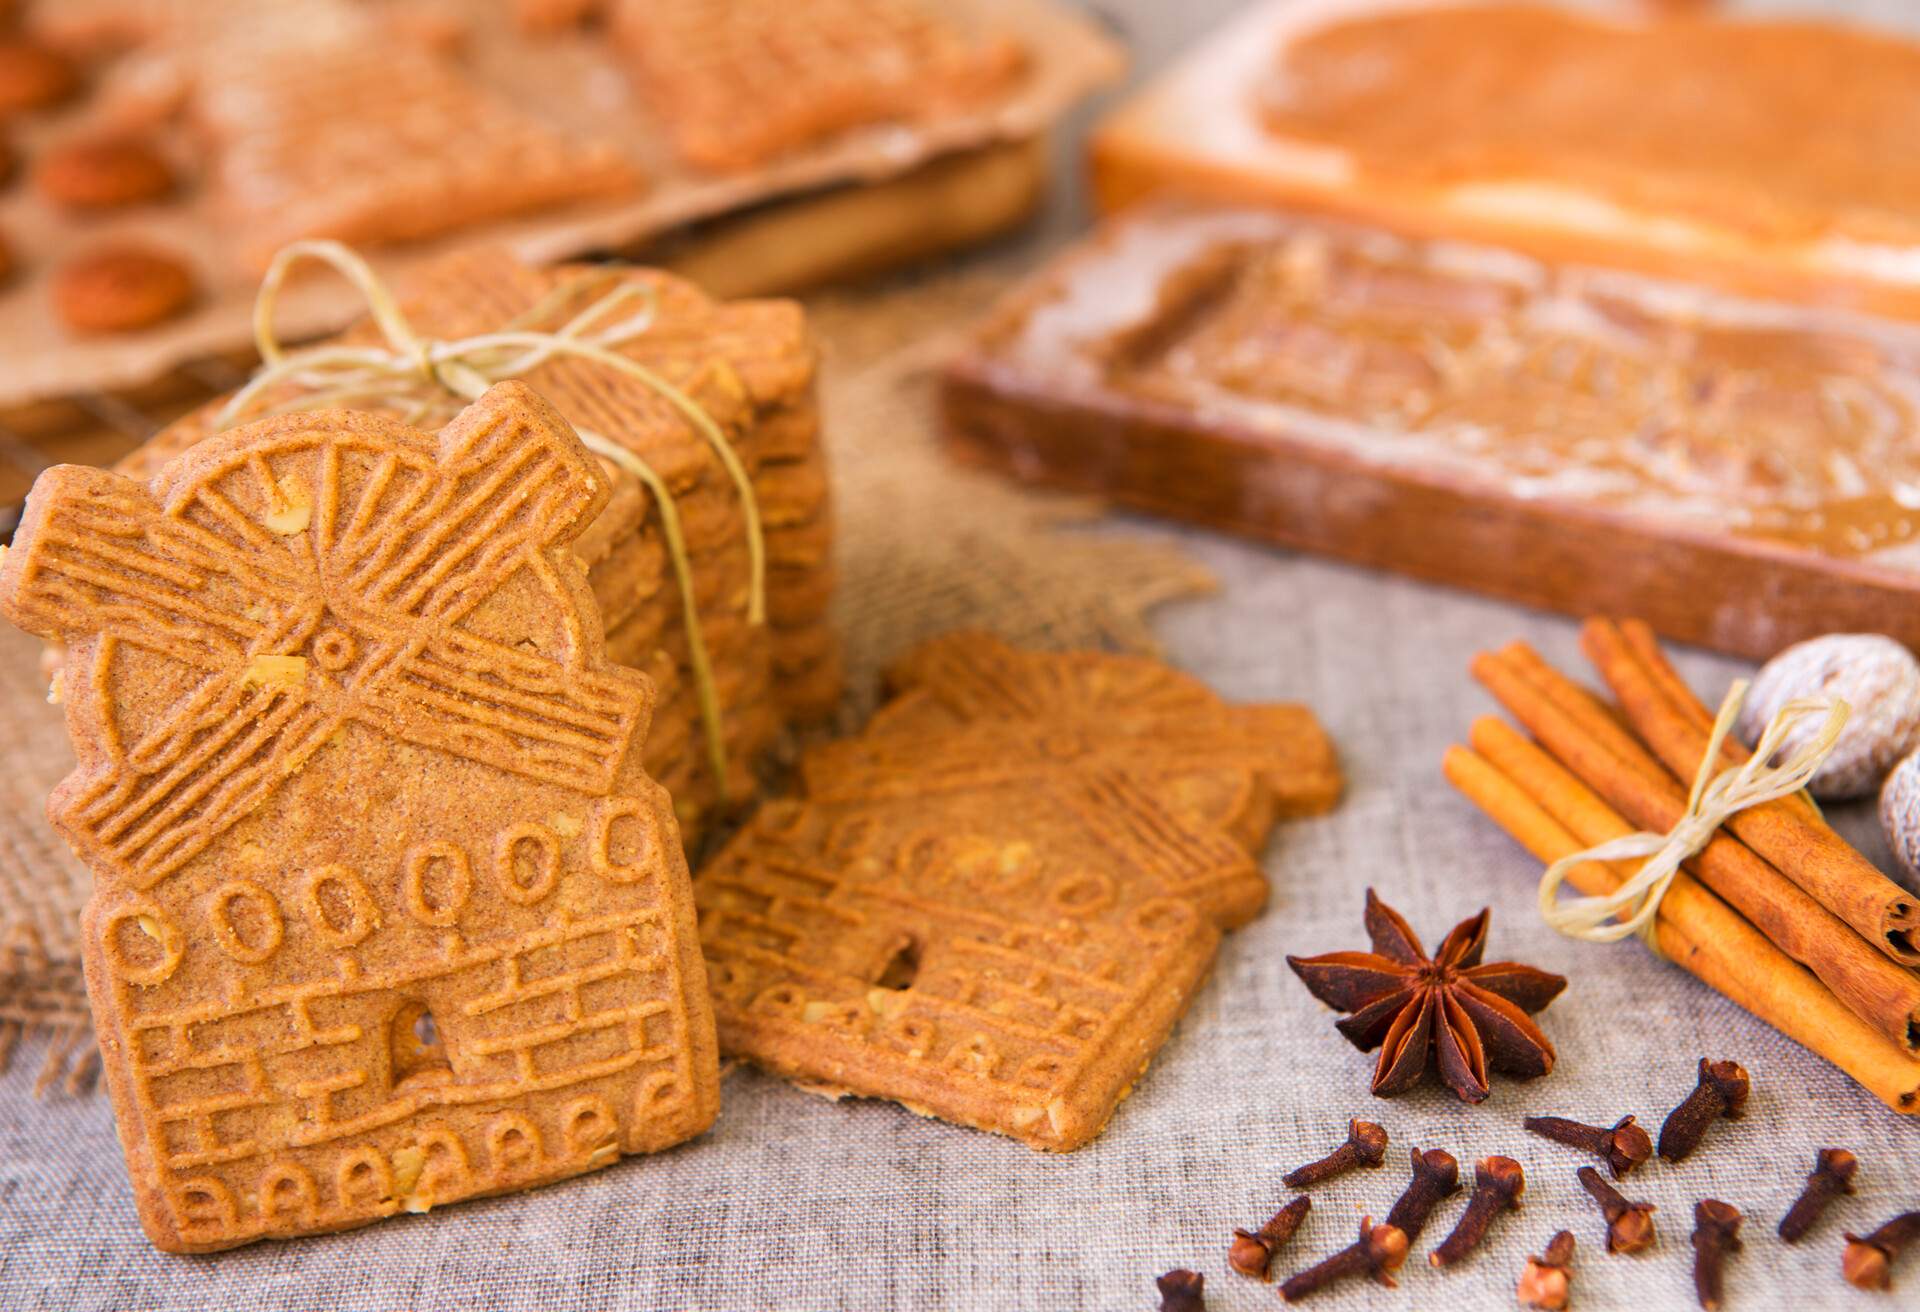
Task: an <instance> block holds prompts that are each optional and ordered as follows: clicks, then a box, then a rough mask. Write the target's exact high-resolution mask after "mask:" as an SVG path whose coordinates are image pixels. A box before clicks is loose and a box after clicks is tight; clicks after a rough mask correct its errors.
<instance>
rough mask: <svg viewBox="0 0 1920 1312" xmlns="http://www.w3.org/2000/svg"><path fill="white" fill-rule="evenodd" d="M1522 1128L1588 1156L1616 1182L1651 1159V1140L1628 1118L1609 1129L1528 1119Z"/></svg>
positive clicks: (1562, 1119) (1545, 1118)
mask: <svg viewBox="0 0 1920 1312" xmlns="http://www.w3.org/2000/svg"><path fill="white" fill-rule="evenodd" d="M1522 1124H1524V1125H1525V1126H1526V1127H1527V1128H1528V1129H1529V1130H1531V1131H1533V1132H1534V1133H1535V1134H1537V1135H1539V1136H1540V1137H1541V1138H1543V1139H1552V1140H1553V1141H1554V1142H1555V1143H1564V1144H1567V1145H1569V1146H1571V1147H1574V1148H1580V1149H1583V1150H1585V1151H1586V1152H1590V1153H1592V1154H1593V1155H1594V1156H1595V1157H1598V1158H1599V1159H1600V1160H1601V1161H1603V1162H1605V1163H1606V1164H1607V1165H1608V1166H1609V1167H1610V1168H1612V1170H1613V1178H1614V1179H1616V1180H1618V1179H1620V1178H1621V1177H1623V1176H1624V1175H1626V1174H1627V1172H1629V1171H1631V1170H1632V1169H1633V1168H1634V1167H1636V1166H1638V1165H1640V1163H1642V1162H1644V1161H1646V1160H1647V1158H1649V1157H1651V1156H1653V1139H1652V1138H1651V1137H1650V1136H1649V1135H1648V1134H1647V1132H1646V1131H1645V1130H1643V1129H1642V1128H1640V1127H1639V1126H1638V1125H1635V1124H1634V1123H1633V1117H1631V1116H1622V1117H1621V1118H1620V1119H1619V1120H1617V1121H1615V1122H1614V1123H1613V1127H1612V1128H1611V1129H1608V1128H1606V1127H1605V1126H1599V1125H1582V1124H1581V1123H1580V1122H1579V1121H1569V1120H1567V1119H1566V1118H1565V1117H1561V1116H1529V1117H1527V1119H1526V1120H1525V1121H1524V1122H1522Z"/></svg>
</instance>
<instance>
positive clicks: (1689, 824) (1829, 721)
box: [1540, 679, 1851, 954]
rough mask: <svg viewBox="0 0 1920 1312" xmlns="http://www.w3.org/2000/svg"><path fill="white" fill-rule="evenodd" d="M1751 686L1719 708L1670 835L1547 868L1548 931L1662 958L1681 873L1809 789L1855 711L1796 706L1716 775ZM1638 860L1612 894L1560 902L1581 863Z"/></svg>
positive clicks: (1814, 703) (1619, 842) (1807, 702)
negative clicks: (1658, 938) (1662, 925)
mask: <svg viewBox="0 0 1920 1312" xmlns="http://www.w3.org/2000/svg"><path fill="white" fill-rule="evenodd" d="M1747 686H1748V684H1747V680H1745V679H1737V680H1735V681H1734V684H1733V686H1732V687H1731V688H1729V689H1728V690H1727V696H1726V699H1725V700H1724V701H1722V702H1721V703H1720V714H1719V716H1718V717H1717V718H1716V719H1715V720H1714V722H1713V735H1712V737H1711V738H1709V739H1708V741H1707V750H1706V753H1705V755H1704V756H1702V757H1701V760H1700V768H1699V770H1698V771H1696V772H1695V774H1694V778H1693V791H1692V793H1691V794H1689V795H1688V798H1687V809H1686V811H1685V813H1684V814H1682V815H1681V817H1680V819H1679V821H1678V822H1677V823H1675V825H1674V826H1673V828H1672V829H1671V830H1669V831H1668V832H1666V833H1664V834H1656V833H1648V832H1644V831H1643V832H1641V833H1635V834H1625V835H1623V836H1621V837H1619V838H1615V839H1611V840H1609V841H1608V842H1605V843H1601V844H1599V845H1598V846H1595V847H1590V848H1588V849H1586V850H1585V851H1584V852H1575V853H1573V854H1572V855H1571V856H1567V857H1563V858H1561V859H1560V860H1558V861H1555V862H1554V863H1553V864H1552V865H1550V866H1548V867H1547V869H1546V873H1545V874H1543V875H1542V876H1541V877H1540V915H1541V917H1542V918H1543V919H1545V920H1546V922H1547V923H1548V924H1549V925H1551V926H1553V928H1555V929H1557V930H1559V931H1560V932H1561V933H1562V934H1565V935H1567V936H1568V937H1569V938H1577V939H1584V940H1586V941H1588V942H1591V943H1616V942H1618V941H1619V940H1621V939H1623V938H1626V937H1627V936H1629V935H1632V934H1638V935H1639V936H1640V938H1641V939H1642V941H1644V942H1645V943H1646V945H1647V947H1648V948H1649V949H1651V950H1652V951H1654V952H1655V953H1656V954H1657V953H1658V952H1659V947H1658V945H1657V944H1656V943H1655V941H1654V916H1655V915H1656V914H1657V913H1658V912H1659V910H1660V903H1661V901H1662V899H1664V898H1665V897H1666V895H1667V890H1668V889H1669V888H1671V887H1672V886H1673V881H1674V879H1675V877H1676V876H1678V875H1679V873H1680V867H1681V866H1682V865H1684V864H1685V863H1686V862H1687V861H1688V860H1689V859H1691V858H1692V857H1693V856H1694V855H1695V854H1696V853H1697V852H1699V851H1700V850H1701V849H1702V848H1704V847H1706V845H1707V844H1708V843H1709V842H1711V841H1712V839H1713V836H1714V834H1715V833H1717V832H1718V831H1719V829H1720V826H1721V825H1723V824H1725V823H1726V821H1727V820H1728V819H1729V818H1730V817H1732V816H1734V815H1735V814H1737V813H1739V812H1741V811H1744V810H1746V809H1747V808H1749V807H1754V806H1759V805H1761V804H1762V803H1764V802H1771V801H1774V800H1776V799H1778V798H1782V797H1787V796H1790V795H1791V794H1793V793H1797V792H1799V791H1800V790H1801V789H1802V788H1805V787H1806V786H1807V783H1808V781H1810V780H1811V779H1812V778H1813V776H1814V773H1815V772H1816V771H1817V770H1819V768H1820V766H1821V764H1822V763H1823V762H1825V760H1826V759H1827V757H1828V756H1829V755H1831V754H1832V752H1833V748H1834V745H1835V744H1836V743H1837V742H1838V741H1839V739H1840V731H1841V730H1842V729H1843V728H1845V727H1846V723H1847V716H1848V715H1849V714H1850V713H1851V708H1850V707H1849V706H1848V705H1847V703H1846V702H1844V701H1842V700H1840V699H1839V698H1823V697H1802V698H1796V699H1795V700H1793V701H1790V702H1788V703H1787V704H1786V705H1785V706H1782V707H1781V708H1780V709H1779V711H1778V712H1776V713H1775V714H1774V717H1773V718H1772V719H1771V720H1770V721H1768V723H1767V728H1766V732H1765V733H1763V734H1761V736H1760V741H1759V742H1758V743H1756V744H1755V745H1754V749H1753V755H1752V756H1750V757H1749V758H1747V760H1746V762H1745V763H1744V764H1741V765H1738V766H1732V767H1729V768H1728V769H1725V770H1720V771H1719V772H1718V773H1716V772H1715V767H1716V766H1718V765H1719V763H1720V760H1721V755H1720V752H1721V747H1722V745H1723V744H1724V743H1725V742H1726V739H1727V735H1728V734H1729V733H1730V732H1732V729H1733V723H1734V721H1735V719H1737V718H1738V716H1739V714H1740V706H1741V703H1742V702H1744V701H1745V700H1746V696H1747ZM1816 715H1824V716H1826V721H1825V723H1823V724H1822V725H1821V726H1820V732H1819V733H1818V734H1816V735H1815V736H1814V738H1813V740H1812V741H1811V742H1809V743H1807V744H1806V745H1805V746H1804V747H1801V748H1800V749H1798V750H1797V751H1795V752H1794V753H1793V754H1792V755H1791V756H1789V757H1788V758H1787V759H1786V760H1784V761H1782V762H1781V763H1780V764H1778V765H1769V764H1768V762H1770V761H1772V760H1773V758H1774V757H1775V756H1776V755H1777V754H1778V753H1779V751H1780V749H1781V745H1782V744H1783V743H1785V742H1786V740H1787V738H1788V736H1789V735H1790V734H1792V733H1793V731H1794V730H1795V729H1797V728H1798V727H1799V726H1800V724H1801V722H1802V721H1804V720H1807V719H1809V718H1811V717H1812V716H1816ZM1640 857H1645V858H1646V860H1645V861H1644V862H1643V864H1642V865H1641V867H1640V869H1639V870H1638V871H1637V872H1636V873H1635V874H1634V875H1633V876H1632V877H1631V878H1630V879H1627V880H1626V881H1624V882H1623V883H1622V884H1621V885H1620V887H1619V888H1617V889H1616V890H1614V891H1613V892H1612V893H1609V894H1607V895H1606V896H1604V897H1576V898H1568V899H1566V900H1565V901H1562V900H1561V898H1560V885H1561V884H1562V883H1563V882H1564V881H1565V880H1566V878H1567V876H1568V874H1569V873H1571V872H1572V870H1573V869H1574V867H1576V866H1578V865H1579V864H1580V863H1581V862H1583V861H1630V860H1634V859H1636V858H1640Z"/></svg>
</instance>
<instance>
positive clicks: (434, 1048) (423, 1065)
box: [387, 1002, 453, 1092]
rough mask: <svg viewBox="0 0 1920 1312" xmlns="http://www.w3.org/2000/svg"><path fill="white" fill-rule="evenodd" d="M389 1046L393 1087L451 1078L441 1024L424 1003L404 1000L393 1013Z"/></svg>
mask: <svg viewBox="0 0 1920 1312" xmlns="http://www.w3.org/2000/svg"><path fill="white" fill-rule="evenodd" d="M387 1034H388V1042H389V1044H390V1045H391V1048H392V1054H393V1055H392V1062H393V1065H392V1071H393V1087H394V1090H395V1091H396V1092H399V1091H401V1090H403V1089H414V1088H419V1087H421V1086H422V1085H427V1084H444V1083H446V1082H448V1081H450V1080H451V1079H453V1065H452V1063H451V1062H450V1061H448V1059H447V1045H446V1043H445V1042H444V1041H443V1039H442V1036H441V1034H440V1024H439V1022H438V1021H437V1020H435V1019H434V1015H433V1012H432V1011H430V1010H428V1008H427V1005H426V1004H425V1003H424V1002H407V1003H404V1004H402V1006H401V1007H400V1009H399V1010H398V1011H396V1012H395V1013H394V1014H393V1021H392V1023H391V1024H390V1025H389V1026H388V1028H387Z"/></svg>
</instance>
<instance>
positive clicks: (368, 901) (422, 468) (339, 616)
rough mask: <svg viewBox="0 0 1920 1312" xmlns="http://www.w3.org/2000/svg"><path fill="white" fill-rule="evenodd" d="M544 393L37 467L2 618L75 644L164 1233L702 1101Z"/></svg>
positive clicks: (680, 958) (353, 1198) (473, 1185)
mask: <svg viewBox="0 0 1920 1312" xmlns="http://www.w3.org/2000/svg"><path fill="white" fill-rule="evenodd" d="M605 495H606V494H605V489H604V486H603V483H602V481H601V479H600V476H599V474H598V472H597V470H596V468H595V466H594V465H593V463H592V462H591V460H590V458H589V457H588V456H587V454H586V452H585V451H584V449H582V448H581V447H580V445H579V443H578V441H577V439H576V438H575V437H574V436H573V434H572V432H571V431H570V430H569V429H568V428H567V426H566V423H565V421H564V420H562V419H560V418H559V416H558V415H557V414H555V413H554V412H553V411H552V410H551V409H550V408H549V407H548V406H547V405H546V404H545V403H544V402H543V401H541V400H540V399H539V398H538V397H536V396H535V395H534V394H533V393H532V392H531V391H529V390H528V389H527V388H525V387H524V386H522V385H519V384H513V383H509V384H503V385H501V386H499V387H496V388H495V389H493V390H492V391H490V392H489V393H488V394H487V395H486V396H485V397H483V398H482V399H481V400H480V401H479V402H477V403H475V405H473V406H472V407H470V408H469V409H468V410H467V411H465V412H464V413H463V414H462V415H460V416H459V417H458V418H457V419H456V420H454V422H452V423H451V424H449V425H448V426H447V427H446V428H445V429H443V430H442V431H441V432H440V433H439V434H438V435H429V434H425V433H421V432H419V431H417V430H414V429H411V428H408V427H406V426H404V425H402V424H399V423H396V422H394V421H392V420H388V419H382V418H378V417H376V416H372V415H366V414H349V413H345V412H321V413H317V414H302V415H292V416H286V417H283V418H279V419H272V420H268V421H265V422H263V423H260V424H256V425H252V426H250V427H248V428H246V429H242V430H239V431H236V432H234V433H230V434H227V435H224V436H222V437H218V438H214V439H211V440H209V441H208V442H206V443H203V444H202V445H200V446H199V447H197V448H195V449H194V451H193V452H191V453H190V454H189V455H187V456H184V457H181V458H180V459H178V460H176V461H174V462H173V463H171V464H169V465H168V466H167V467H166V468H165V469H164V470H163V471H162V472H161V474H160V476H159V477H158V478H157V479H156V480H155V482H154V484H153V485H152V488H151V489H149V488H147V487H143V486H141V485H139V484H137V483H134V482H132V481H130V480H128V479H125V478H122V477H120V476H117V475H114V474H110V473H106V472H103V471H97V470H87V469H79V468H72V467H67V468H61V469H57V470H54V471H51V472H50V473H49V474H47V475H46V476H44V477H43V479H42V480H41V483H40V485H39V486H38V487H37V488H36V490H35V493H34V497H33V499H32V501H31V502H30V503H29V508H28V512H27V515H26V518H25V520H24V522H23V524H22V528H21V531H20V533H19V535H18V538H17V545H16V546H15V548H14V549H13V550H12V551H11V552H9V553H8V555H7V557H6V558H5V560H4V561H0V608H4V610H5V611H6V613H7V614H8V615H9V616H10V617H11V618H13V619H14V620H15V621H16V622H17V623H19V624H21V625H22V627H25V628H27V629H29V630H30V631H32V632H35V633H37V634H39V635H41V636H43V637H48V638H57V639H61V640H64V641H65V642H66V643H67V644H68V655H67V660H66V664H65V666H64V669H63V672H62V682H63V687H64V693H65V698H66V701H67V704H68V708H69V712H68V721H69V727H70V730H71V731H72V734H73V737H74V741H75V747H76V750H77V752H78V754H79V757H80V762H81V764H80V768H79V769H78V770H77V771H76V772H75V773H74V774H73V775H71V776H70V777H69V778H68V779H67V780H66V781H65V783H63V784H62V786H61V788H60V789H59V790H58V791H57V792H56V794H55V796H54V799H53V801H52V803H51V806H50V809H51V811H52V814H53V817H54V820H55V823H56V824H57V825H58V826H59V827H60V829H61V831H62V833H63V834H65V835H66V837H67V838H68V840H69V842H71V843H72V844H73V845H74V847H75V849H76V851H78V852H79V853H80V855H81V856H82V858H83V859H85V860H86V861H87V863H88V865H89V866H90V867H91V869H92V870H93V872H94V875H95V880H96V885H95V892H94V896H93V898H92V900H91V901H90V902H89V904H88V908H87V912H86V917H85V927H86V967H87V977H88V985H89V990H90V993H91V995H92V999H93V1005H94V1013H95V1021H96V1026H97V1028H98V1030H99V1032H100V1040H101V1050H102V1054H103V1057H104V1061H105V1068H106V1072H107V1075H108V1079H109V1083H110V1086H111V1088H112V1091H113V1094H114V1101H115V1107H116V1111H117V1113H118V1116H119V1125H120V1134H121V1139H122V1143H123V1146H124V1148H125V1150H126V1153H127V1157H128V1165H129V1170H130V1173H131V1175H132V1177H133V1180H134V1183H135V1188H136V1191H137V1193H138V1194H139V1197H140V1210H141V1216H142V1220H143V1222H144V1223H145V1225H146V1227H147V1229H148V1232H149V1234H150V1235H151V1236H152V1237H153V1239H154V1241H155V1242H156V1243H157V1244H159V1245H160V1246H162V1247H164V1248H169V1249H179V1250H189V1251H195V1250H207V1249H216V1248H223V1247H228V1246H231V1245H233V1244H237V1243H242V1242H245V1241H247V1240H249V1239H253V1238H257V1237H260V1236H263V1235H290V1234H302V1233H309V1232H314V1231H321V1230H330V1229H338V1228H342V1227H345V1226H351V1225H356V1224H361V1223H364V1222H366V1221H370V1220H373V1219H376V1218H378V1217H381V1216H385V1215H389V1214H391V1213H393V1212H395V1211H401V1210H412V1211H419V1210H424V1209H425V1208H427V1207H429V1206H432V1205H434V1204H436V1203H444V1202H448V1201H452V1200H454V1199H458V1198H463V1197H470V1196H473V1195H477V1194H485V1193H495V1192H502V1191H507V1190H513V1189H519V1188H524V1187H527V1186H529V1185H532V1184H536V1183H540V1182H543V1181H547V1180H552V1179H557V1178H560V1177H562V1176H566V1175H571V1174H576V1173H578V1172H580V1171H584V1170H588V1169H591V1168H593V1167H596V1166H599V1165H604V1164H605V1163H607V1162H610V1161H612V1160H614V1159H616V1158H617V1157H618V1156H619V1155H620V1154H621V1153H625V1152H643V1151H648V1150H652V1149H656V1148H660V1147H663V1146H666V1145H667V1144H671V1143H675V1142H678V1141H680V1140H682V1139H684V1138H686V1137H688V1136H690V1135H692V1134H696V1133H698V1132H699V1131H700V1130H702V1129H704V1128H705V1127H706V1126H707V1125H708V1124H709V1123H710V1122H711V1120H712V1118H713V1116H714V1113H715V1110H716V1104H717V1074H716V1061H715V1053H714V1040H713V1029H712V1019H711V1012H710V1010H709V1008H708V1006H707V1000H706V996H705V988H704V982H703V971H702V968H701V966H700V963H699V960H698V956H697V953H698V944H697V942H696V940H695V936H694V932H693V923H692V913H691V895H690V892H689V886H688V883H687V875H686V868H685V861H684V858H683V857H682V855H681V850H680V840H679V834H678V832H677V829H676V827H675V824H674V821H673V819H672V814H671V808H670V805H669V803H668V800H667V798H666V795H665V793H664V791H663V790H661V789H660V788H659V787H658V785H656V784H655V783H653V781H651V780H650V779H648V778H647V777H646V775H645V773H644V772H643V770H642V768H641V765H640V751H639V746H640V743H641V741H642V739H643V738H644V735H645V732H646V726H647V720H648V716H649V713H650V711H651V707H652V697H653V693H652V687H651V684H650V683H648V681H647V680H646V679H645V678H644V676H641V675H638V674H635V673H633V672H631V671H627V670H623V669H621V668H619V667H617V666H614V665H611V664H609V663H608V662H607V661H606V660H605V658H604V653H603V649H602V645H601V644H602V637H601V633H600V627H599V622H598V617H597V614H596V612H595V611H594V609H593V605H592V601H591V596H590V594H589V593H588V591H587V589H586V585H585V581H584V579H583V577H582V575H581V571H580V568H579V566H578V564H577V563H576V562H575V561H574V560H573V559H572V556H571V555H570V553H568V552H567V551H566V549H565V547H566V543H567V542H568V541H570V540H571V538H572V537H573V536H574V535H575V534H576V533H578V532H579V531H580V529H581V528H582V527H584V526H585V525H586V524H587V523H589V522H590V521H591V519H592V517H593V516H594V515H595V514H596V513H597V512H598V510H599V508H600V506H601V505H602V504H603V503H604V500H605Z"/></svg>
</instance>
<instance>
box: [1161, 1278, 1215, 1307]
mask: <svg viewBox="0 0 1920 1312" xmlns="http://www.w3.org/2000/svg"><path fill="white" fill-rule="evenodd" d="M1153 1284H1154V1288H1156V1289H1158V1290H1159V1291H1160V1312H1207V1300H1206V1295H1205V1291H1206V1287H1207V1278H1206V1277H1205V1276H1203V1275H1201V1274H1200V1273H1199V1272H1198V1271H1169V1272H1167V1273H1166V1274H1165V1275H1163V1276H1161V1277H1160V1278H1159V1279H1158V1280H1156V1281H1154V1282H1153Z"/></svg>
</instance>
